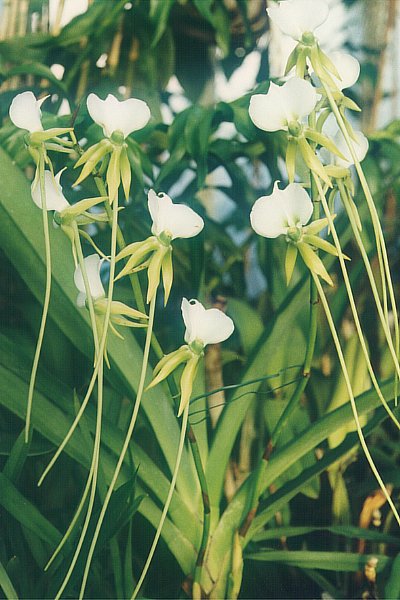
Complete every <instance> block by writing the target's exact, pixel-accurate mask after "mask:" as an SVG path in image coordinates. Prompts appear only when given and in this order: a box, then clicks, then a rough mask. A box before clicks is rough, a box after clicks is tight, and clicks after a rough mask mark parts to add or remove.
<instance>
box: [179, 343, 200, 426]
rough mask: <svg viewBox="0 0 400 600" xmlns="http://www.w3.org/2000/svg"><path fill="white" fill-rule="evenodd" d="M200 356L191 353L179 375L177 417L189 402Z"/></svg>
mask: <svg viewBox="0 0 400 600" xmlns="http://www.w3.org/2000/svg"><path fill="white" fill-rule="evenodd" d="M199 360H200V356H198V355H195V354H194V355H193V356H192V357H191V358H190V360H188V362H187V363H186V365H185V368H184V369H183V372H182V375H181V382H180V388H181V399H180V402H179V408H178V415H177V416H178V417H180V416H181V415H182V413H183V411H184V410H185V408H186V406H187V405H188V404H189V402H190V397H191V395H192V391H193V384H194V380H195V379H196V375H197V369H198V366H199Z"/></svg>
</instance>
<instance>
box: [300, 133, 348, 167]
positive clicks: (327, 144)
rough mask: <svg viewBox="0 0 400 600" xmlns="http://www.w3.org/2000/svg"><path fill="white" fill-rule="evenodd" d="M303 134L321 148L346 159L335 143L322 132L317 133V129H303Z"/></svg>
mask: <svg viewBox="0 0 400 600" xmlns="http://www.w3.org/2000/svg"><path fill="white" fill-rule="evenodd" d="M304 135H305V136H306V138H307V139H309V140H311V141H312V142H315V143H316V144H319V145H320V146H322V147H323V148H326V149H327V150H328V151H329V152H331V153H332V154H336V156H338V157H339V158H341V159H342V160H347V159H346V157H345V156H344V155H343V154H342V153H341V152H340V150H339V148H337V146H336V144H334V142H333V141H332V140H330V139H329V138H328V137H327V136H326V135H324V134H323V133H319V131H314V130H312V129H305V130H304Z"/></svg>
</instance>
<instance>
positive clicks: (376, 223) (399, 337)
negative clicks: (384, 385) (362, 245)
mask: <svg viewBox="0 0 400 600" xmlns="http://www.w3.org/2000/svg"><path fill="white" fill-rule="evenodd" d="M322 84H323V86H324V89H325V92H326V95H327V98H328V100H329V103H330V106H331V108H332V111H333V113H334V115H335V117H336V120H337V123H338V125H339V127H340V130H341V132H342V134H343V137H344V139H345V141H346V143H347V145H348V147H349V150H350V153H351V156H352V159H353V161H354V166H355V168H356V171H357V174H358V177H359V180H360V184H361V187H362V189H363V192H364V195H365V199H366V201H367V205H368V208H369V211H370V213H371V217H372V224H373V227H374V232H375V237H376V245H377V251H378V259H379V265H380V269H381V277H382V280H383V290H385V278H386V281H387V285H388V288H389V297H390V303H391V305H392V310H393V316H394V327H395V346H396V356H397V357H398V356H399V349H400V330H399V320H398V313H397V305H396V298H395V294H394V289H393V282H392V277H391V273H390V266H389V260H388V256H387V250H386V244H385V238H384V236H383V232H382V226H381V223H380V220H379V216H378V212H377V210H376V206H375V202H374V200H373V197H372V194H371V190H370V188H369V185H368V182H367V179H366V177H365V174H364V171H363V169H362V167H361V164H360V161H359V160H358V158H357V155H356V152H355V150H354V146H353V142H352V141H351V138H350V135H349V133H348V131H347V128H346V124H345V122H344V119H343V117H342V115H341V113H340V111H339V109H338V107H337V105H336V102H335V99H334V97H333V95H332V92H331V90H330V89H329V87H328V86H327V85H326V84H324V83H323V82H322ZM382 261H383V271H382ZM383 293H384V294H385V291H384V292H383ZM384 305H385V302H384ZM385 316H386V315H385ZM386 322H387V320H386Z"/></svg>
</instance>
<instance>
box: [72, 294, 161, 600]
mask: <svg viewBox="0 0 400 600" xmlns="http://www.w3.org/2000/svg"><path fill="white" fill-rule="evenodd" d="M155 307H156V294H154V296H153V299H152V300H151V303H150V310H149V322H148V326H147V334H146V341H145V346H144V351H143V362H142V370H141V373H140V379H139V385H138V391H137V395H136V401H135V405H134V407H133V412H132V417H131V420H130V423H129V427H128V431H127V434H126V437H125V440H124V444H123V446H122V450H121V453H120V456H119V459H118V462H117V465H116V467H115V470H114V474H113V477H112V479H111V483H110V486H109V488H108V491H107V495H106V497H105V499H104V502H103V506H102V508H101V512H100V515H99V518H98V521H97V523H96V528H95V531H94V534H93V538H92V542H91V544H90V548H89V552H88V555H87V559H86V565H85V571H84V574H83V580H82V586H81V591H80V596H79V597H80V598H82V597H83V594H84V592H85V586H86V581H87V577H88V575H89V569H90V565H91V561H92V558H93V553H94V550H95V547H96V543H97V539H98V537H99V534H100V529H101V526H102V523H103V520H104V517H105V514H106V511H107V508H108V504H109V502H110V499H111V495H112V493H113V491H114V488H115V484H116V482H117V479H118V476H119V473H120V471H121V468H122V465H123V462H124V459H125V455H126V453H127V450H128V448H129V444H130V441H131V438H132V433H133V429H134V427H135V424H136V419H137V415H138V412H139V407H140V403H141V401H142V396H143V391H144V384H145V379H146V372H147V366H148V362H149V351H150V343H151V337H152V332H153V326H154V315H155Z"/></svg>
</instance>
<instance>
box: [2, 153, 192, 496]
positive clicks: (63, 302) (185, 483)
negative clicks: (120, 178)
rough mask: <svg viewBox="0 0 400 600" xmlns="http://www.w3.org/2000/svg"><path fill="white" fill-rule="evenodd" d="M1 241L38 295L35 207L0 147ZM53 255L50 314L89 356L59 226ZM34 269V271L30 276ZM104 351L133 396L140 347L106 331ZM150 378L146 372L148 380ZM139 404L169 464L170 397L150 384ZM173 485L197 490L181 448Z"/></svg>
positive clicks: (85, 323) (40, 260)
mask: <svg viewBox="0 0 400 600" xmlns="http://www.w3.org/2000/svg"><path fill="white" fill-rule="evenodd" d="M0 180H1V182H2V185H1V194H0V245H1V247H2V249H3V250H4V252H5V253H6V255H7V256H8V258H9V259H10V261H11V262H12V263H13V265H14V266H15V268H16V269H17V270H18V272H19V273H20V275H21V277H22V278H23V279H24V280H25V282H26V283H27V285H28V287H29V288H30V289H31V291H32V292H33V294H34V295H35V296H36V297H37V298H38V299H39V300H41V298H42V295H43V286H44V273H45V270H44V245H43V240H42V238H41V233H40V231H41V229H40V219H41V214H40V211H38V210H37V208H36V207H35V205H34V204H33V202H32V200H31V194H30V185H29V182H28V181H27V179H26V178H25V176H24V174H23V173H22V172H21V170H20V169H19V168H18V167H17V166H16V165H15V164H14V163H13V162H12V161H11V160H10V158H9V156H8V155H7V154H6V153H5V152H4V151H3V150H1V149H0ZM51 243H52V257H53V298H52V301H51V303H50V311H49V312H50V316H51V317H52V318H53V320H54V321H55V322H56V323H57V324H58V326H59V327H60V329H61V330H62V331H63V333H64V334H65V335H66V336H67V337H68V338H69V339H70V340H71V342H72V343H73V344H74V345H75V346H76V347H77V348H79V350H80V351H81V352H84V353H85V354H86V355H88V356H92V349H91V331H90V327H89V319H88V315H87V314H86V313H85V311H82V310H78V309H77V307H76V304H75V300H76V289H75V286H74V283H73V269H74V267H73V261H72V257H71V249H70V246H69V242H68V240H67V239H66V237H65V236H64V234H63V233H62V231H61V230H52V231H51ZM33 274H34V276H33ZM108 354H109V358H110V362H111V366H112V368H111V371H109V372H107V374H106V375H107V378H108V379H109V380H110V382H111V383H112V384H114V385H118V384H120V385H121V384H122V386H123V388H124V390H125V391H126V392H127V393H128V394H129V396H130V397H131V398H134V397H135V394H136V386H137V382H138V378H139V370H140V366H141V363H142V350H141V348H140V346H139V344H138V343H137V342H136V340H135V338H134V336H133V335H130V334H129V333H125V340H124V341H121V340H118V339H116V338H115V337H114V336H112V337H110V340H109V345H108ZM150 380H151V373H149V375H148V381H149V382H150ZM142 406H143V409H144V411H145V413H146V416H147V418H148V420H149V422H150V424H151V426H152V429H153V432H154V435H155V437H156V438H157V441H158V443H159V445H160V448H161V450H162V452H163V454H164V456H165V459H166V461H167V464H168V466H169V467H170V469H171V470H172V469H173V466H174V463H175V456H176V452H177V447H178V439H179V427H178V421H177V419H176V417H175V414H174V409H173V403H172V402H171V401H170V400H169V399H168V398H167V397H166V396H165V394H164V393H163V391H162V389H160V388H158V389H157V390H149V392H148V393H147V394H146V397H145V399H144V401H143V404H142ZM177 489H178V490H179V491H180V493H181V494H182V496H183V497H184V498H185V499H186V500H187V502H188V503H189V501H190V502H192V500H193V495H194V494H195V493H196V490H198V485H197V480H196V476H195V471H194V467H193V463H192V462H191V460H190V455H189V452H188V451H187V450H186V449H185V452H184V455H183V457H182V464H181V474H180V477H179V480H178V484H177Z"/></svg>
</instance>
